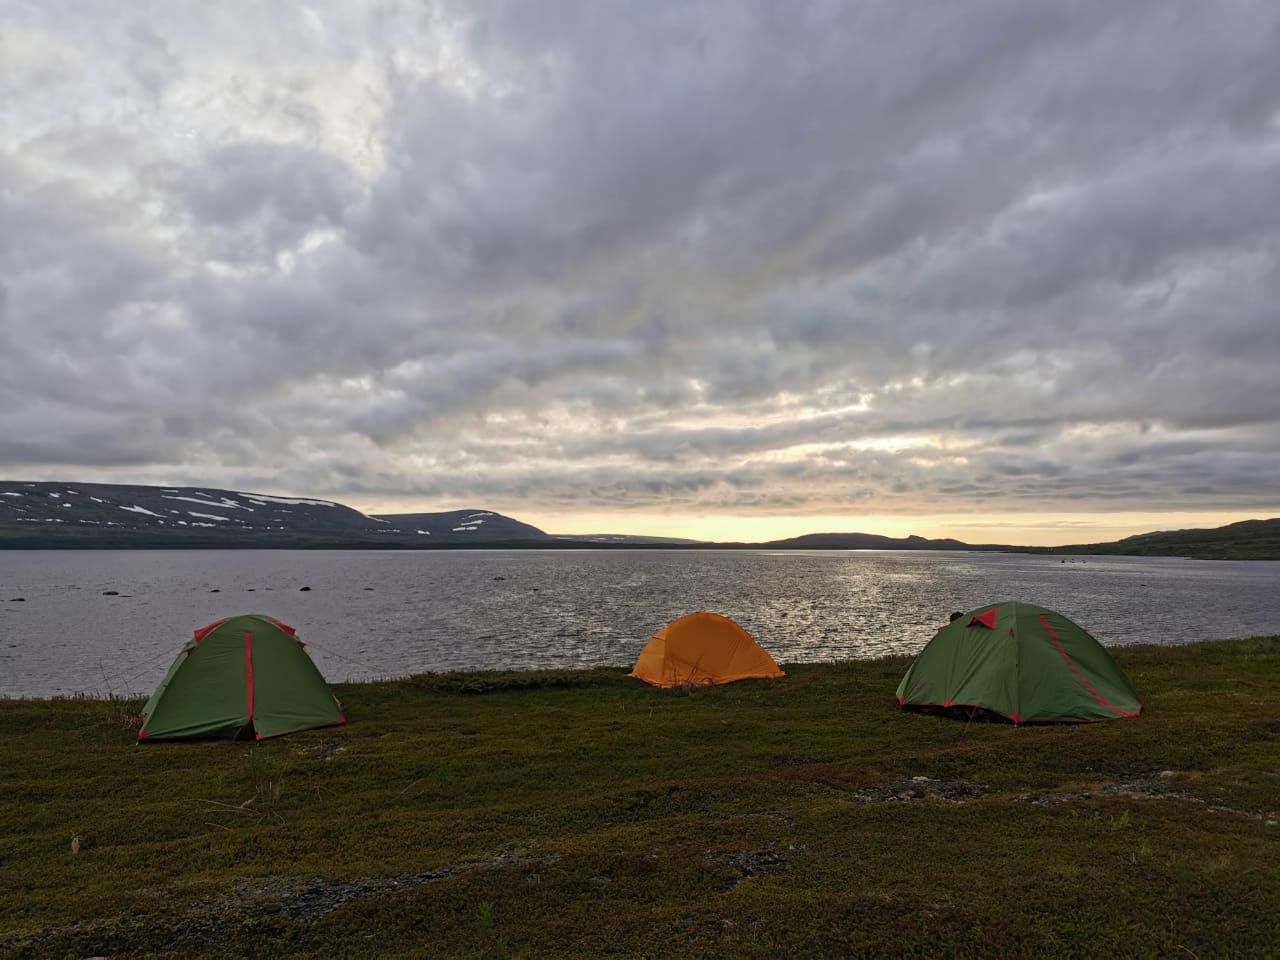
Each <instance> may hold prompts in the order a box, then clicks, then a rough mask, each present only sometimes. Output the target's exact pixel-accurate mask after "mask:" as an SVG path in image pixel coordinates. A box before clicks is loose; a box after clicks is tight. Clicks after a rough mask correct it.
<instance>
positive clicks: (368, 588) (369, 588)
mask: <svg viewBox="0 0 1280 960" xmlns="http://www.w3.org/2000/svg"><path fill="white" fill-rule="evenodd" d="M365 589H366V590H370V591H371V590H373V587H365Z"/></svg>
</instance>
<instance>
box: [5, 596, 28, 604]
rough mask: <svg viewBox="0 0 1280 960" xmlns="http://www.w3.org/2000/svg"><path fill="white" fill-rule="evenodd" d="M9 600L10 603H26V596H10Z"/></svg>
mask: <svg viewBox="0 0 1280 960" xmlns="http://www.w3.org/2000/svg"><path fill="white" fill-rule="evenodd" d="M9 602H10V603H26V602H27V598H26V597H11V598H10V599H9Z"/></svg>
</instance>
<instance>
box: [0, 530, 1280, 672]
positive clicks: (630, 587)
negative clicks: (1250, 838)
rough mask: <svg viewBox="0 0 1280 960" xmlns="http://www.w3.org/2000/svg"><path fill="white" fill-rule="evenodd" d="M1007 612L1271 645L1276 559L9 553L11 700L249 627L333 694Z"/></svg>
mask: <svg viewBox="0 0 1280 960" xmlns="http://www.w3.org/2000/svg"><path fill="white" fill-rule="evenodd" d="M303 586H309V587H311V590H310V591H307V592H302V591H301V590H300V588H301V587H303ZM105 590H116V591H119V593H120V594H121V596H117V597H107V596H103V595H102V594H103V591H105ZM215 590H216V591H218V592H216V593H215V592H212V591H215ZM250 591H252V592H250ZM15 597H23V598H25V600H24V601H23V602H21V603H15V602H10V598H15ZM1012 599H1018V600H1026V601H1028V602H1032V603H1038V604H1040V605H1042V606H1046V607H1052V608H1053V609H1055V610H1059V611H1061V612H1062V613H1064V614H1066V615H1067V616H1068V617H1070V618H1072V619H1073V620H1075V621H1076V622H1077V623H1079V624H1080V625H1081V626H1083V627H1085V628H1086V629H1088V630H1089V631H1091V632H1092V633H1093V634H1094V635H1095V636H1096V637H1097V638H1098V639H1099V640H1101V641H1102V642H1103V643H1106V644H1115V643H1134V642H1150V643H1183V642H1186V641H1190V640H1199V639H1214V638H1222V637H1233V636H1248V635H1256V634H1264V633H1280V563H1272V562H1231V563H1224V562H1213V561H1197V560H1170V559H1138V558H1122V557H1089V558H1086V559H1081V558H1072V559H1071V560H1069V561H1068V562H1067V563H1063V562H1062V561H1061V559H1060V558H1055V557H1048V556H1043V557H1042V556H1024V555H1018V554H984V553H962V552H956V553H919V552H908V551H850V552H838V551H820V552H811V553H810V552H785V553H783V552H770V551H749V552H747V551H723V552H720V551H698V552H691V551H690V552H685V551H641V550H637V551H572V552H570V551H553V550H547V551H541V550H539V551H524V550H521V551H496V550H495V551H442V552H438V553H436V552H404V551H400V552H396V551H386V552H368V551H352V552H347V551H342V552H336V551H335V552H330V551H276V550H271V551H267V550H262V551H257V550H254V551H239V550H226V551H195V550H191V551H143V550H137V551H7V552H0V695H5V696H48V695H55V694H66V693H109V692H111V693H133V694H146V693H150V691H151V690H152V689H153V688H154V686H155V685H156V683H158V682H159V680H160V678H161V677H162V676H163V675H164V672H165V670H166V669H167V668H168V666H169V664H170V662H171V661H172V660H173V657H174V655H175V654H176V653H177V651H178V650H179V649H180V648H181V646H182V644H183V643H184V642H185V640H186V639H187V638H188V637H190V636H191V631H192V630H193V629H195V628H196V627H200V626H203V625H204V624H206V623H209V622H210V621H213V620H216V619H218V618H220V617H226V616H230V615H233V614H238V613H266V614H270V615H271V616H274V617H276V618H278V619H280V620H283V621H285V622H286V623H289V624H292V625H293V626H295V627H297V628H298V631H299V634H300V635H301V636H302V637H303V638H304V639H305V640H306V641H307V643H308V646H309V649H310V651H311V654H312V656H313V657H314V659H315V661H316V663H317V664H318V665H319V666H320V669H321V670H322V671H323V672H324V674H325V676H326V677H327V678H329V679H330V680H334V681H338V680H360V679H369V678H374V677H387V676H399V675H404V674H408V673H415V672H421V671H427V670H456V669H478V668H546V667H577V666H598V665H608V666H622V665H629V664H630V663H631V662H632V661H633V660H634V659H635V657H636V655H637V654H638V653H639V651H640V648H641V647H642V646H643V645H644V643H645V641H646V640H647V638H648V637H649V636H650V635H651V634H652V633H653V632H654V631H655V630H657V629H659V628H660V627H662V626H663V625H664V624H666V623H667V622H668V621H670V620H673V619H675V618H676V617H677V616H679V615H681V614H683V613H688V612H691V611H694V610H715V611H718V612H720V613H724V614H727V615H728V616H731V617H733V618H734V619H735V620H738V621H739V622H740V623H742V624H743V625H744V626H745V627H747V629H748V630H750V631H751V632H752V633H753V634H754V635H755V636H756V638H757V639H758V640H760V641H761V643H763V644H764V646H765V647H766V648H767V649H768V650H769V651H770V652H771V653H772V654H773V655H774V656H775V657H776V658H777V659H778V660H781V661H818V660H848V659H855V658H860V657H874V656H879V655H882V654H886V653H915V652H916V651H918V650H919V649H920V648H921V647H923V646H924V644H925V643H927V642H928V640H929V638H930V637H931V636H932V634H933V631H934V630H935V629H937V627H938V626H940V625H942V624H943V623H945V622H946V616H947V613H948V612H949V611H951V610H967V609H970V608H972V607H975V606H978V605H980V604H983V603H989V602H993V601H999V600H1012Z"/></svg>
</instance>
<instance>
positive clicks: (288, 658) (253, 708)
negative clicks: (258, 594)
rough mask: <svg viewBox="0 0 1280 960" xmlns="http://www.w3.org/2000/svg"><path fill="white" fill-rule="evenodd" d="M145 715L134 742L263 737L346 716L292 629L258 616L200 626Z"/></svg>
mask: <svg viewBox="0 0 1280 960" xmlns="http://www.w3.org/2000/svg"><path fill="white" fill-rule="evenodd" d="M142 716H143V719H144V723H143V725H142V729H141V731H139V733H138V741H139V742H145V741H151V740H185V739H192V738H196V737H253V738H254V739H256V740H266V739H267V738H268V737H279V736H282V735H284V734H286V733H296V732H297V731H299V730H309V729H311V728H313V727H328V726H333V725H336V724H341V723H346V722H347V718H346V717H344V716H343V715H342V705H341V704H340V703H339V702H338V700H337V698H336V697H334V695H333V694H332V693H330V692H329V688H328V687H327V686H326V685H325V682H324V677H322V676H321V675H320V671H319V670H317V669H316V665H315V664H314V663H312V662H311V658H310V657H309V656H308V655H307V653H306V651H305V650H304V649H303V643H302V641H301V640H299V639H298V637H297V634H296V632H295V631H294V629H293V627H289V626H285V625H284V624H283V623H281V622H280V621H278V620H273V619H272V618H271V617H265V616H262V615H260V614H246V615H244V616H239V617H230V618H228V619H226V620H219V621H217V622H216V623H211V624H209V626H207V627H204V628H202V629H200V630H197V631H196V632H195V635H194V636H193V637H192V639H191V640H190V641H189V642H188V643H187V645H186V646H185V647H183V648H182V652H181V653H179V654H178V659H177V660H175V661H174V662H173V666H171V667H170V668H169V672H168V673H167V674H165V678H164V680H162V681H161V682H160V686H159V688H158V689H157V690H156V692H155V693H154V694H152V695H151V699H150V700H148V701H147V705H146V706H145V707H143V708H142Z"/></svg>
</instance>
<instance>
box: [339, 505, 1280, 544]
mask: <svg viewBox="0 0 1280 960" xmlns="http://www.w3.org/2000/svg"><path fill="white" fill-rule="evenodd" d="M469 506H470V507H476V508H477V509H486V510H496V511H497V512H499V513H504V514H506V515H507V516H510V517H514V518H515V519H517V520H521V521H523V522H525V523H531V524H533V525H534V526H535V527H538V528H539V529H541V530H545V531H546V532H547V533H557V534H604V533H613V534H630V535H636V536H657V537H681V538H687V539H690V540H713V541H720V542H730V541H741V542H753V543H758V542H763V541H767V540H780V539H784V538H786V537H797V536H801V535H803V534H806V533H875V534H880V535H882V536H888V537H905V536H908V535H911V534H915V535H917V536H921V537H928V538H930V539H933V538H940V537H951V538H954V539H956V540H963V541H964V542H966V543H975V544H977V543H1006V544H1012V545H1017V546H1046V547H1048V546H1061V545H1063V544H1068V543H1100V542H1106V541H1110V540H1119V539H1121V538H1122V537H1128V536H1132V535H1134V534H1138V533H1151V532H1152V531H1155V530H1178V529H1186V528H1191V527H1219V526H1222V525H1224V524H1228V523H1234V522H1236V521H1238V520H1246V519H1250V518H1263V517H1274V516H1280V504H1277V505H1276V506H1275V508H1273V509H1271V510H1262V511H1251V512H1250V511H1236V512H1230V513H1228V512H1225V511H1168V512H1162V513H1156V512H1143V511H1117V512H1112V513H1021V514H1015V513H939V514H804V515H788V516H774V515H758V514H729V513H708V514H701V515H697V514H688V513H677V512H675V511H672V512H655V511H635V512H616V511H603V510H599V511H595V510H591V511H573V512H568V511H565V512H548V511H545V510H527V509H524V508H522V507H520V506H519V505H514V504H508V505H502V504H495V503H485V504H471V505H469ZM460 508H462V505H460V504H457V505H453V504H451V505H448V506H432V507H430V508H421V507H418V506H412V507H410V506H408V505H406V504H405V503H403V502H401V503H396V504H386V503H383V504H376V505H375V504H366V505H363V506H360V507H358V508H357V509H364V510H365V512H367V513H434V512H437V511H443V510H451V509H460Z"/></svg>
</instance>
